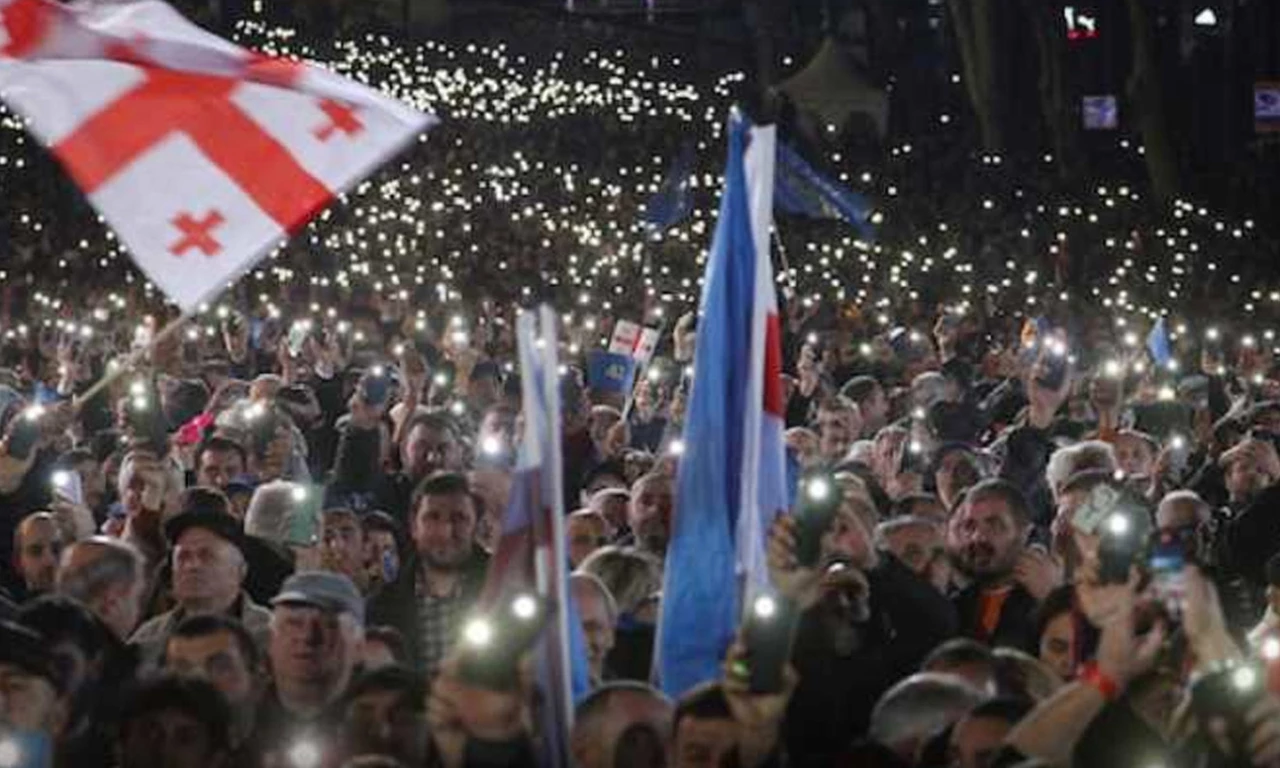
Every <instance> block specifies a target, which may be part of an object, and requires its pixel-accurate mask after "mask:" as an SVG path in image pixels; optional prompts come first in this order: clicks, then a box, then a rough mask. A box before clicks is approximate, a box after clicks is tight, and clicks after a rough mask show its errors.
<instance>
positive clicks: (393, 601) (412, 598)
mask: <svg viewBox="0 0 1280 768" xmlns="http://www.w3.org/2000/svg"><path fill="white" fill-rule="evenodd" d="M418 570H419V561H418V558H417V557H416V556H413V557H410V558H409V559H408V560H407V561H406V562H405V563H404V565H403V566H402V567H401V568H400V573H399V575H397V576H396V580H395V581H393V582H391V583H390V584H387V585H386V586H384V587H383V588H382V589H380V590H378V592H377V593H375V594H374V595H373V596H372V597H371V598H369V601H368V607H367V609H366V616H365V624H366V625H367V626H370V627H374V626H389V627H395V628H396V629H397V630H399V631H400V634H401V635H403V636H404V640H405V651H406V652H407V653H408V654H409V659H410V661H411V663H412V664H413V665H414V666H415V667H416V666H417V665H418V664H419V663H420V662H419V659H421V657H422V652H421V651H422V649H421V648H420V647H419V646H420V645H421V642H422V638H421V636H420V635H421V628H420V621H419V618H418V616H419V613H418V611H419V601H418V590H417V581H418ZM488 570H489V555H488V553H486V552H485V551H484V550H483V549H480V548H479V547H475V548H474V549H473V550H472V554H471V561H470V562H469V563H468V564H467V565H466V566H464V567H463V574H462V599H463V601H464V602H466V603H473V602H475V600H476V599H477V598H478V597H479V596H480V590H481V589H483V588H484V580H485V575H486V574H487V573H488Z"/></svg>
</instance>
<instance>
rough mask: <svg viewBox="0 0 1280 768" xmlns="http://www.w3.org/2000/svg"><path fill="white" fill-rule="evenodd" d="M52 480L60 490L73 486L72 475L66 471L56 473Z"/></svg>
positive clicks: (61, 470)
mask: <svg viewBox="0 0 1280 768" xmlns="http://www.w3.org/2000/svg"><path fill="white" fill-rule="evenodd" d="M51 479H52V480H53V484H54V486H56V487H58V488H66V487H67V486H69V485H71V473H70V472H68V471H66V470H65V469H60V470H58V471H57V472H54V473H53V476H52V477H51Z"/></svg>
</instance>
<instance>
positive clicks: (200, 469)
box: [195, 436, 248, 492]
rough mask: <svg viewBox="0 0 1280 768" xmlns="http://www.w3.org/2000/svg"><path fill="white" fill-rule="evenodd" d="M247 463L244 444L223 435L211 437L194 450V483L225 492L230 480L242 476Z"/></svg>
mask: <svg viewBox="0 0 1280 768" xmlns="http://www.w3.org/2000/svg"><path fill="white" fill-rule="evenodd" d="M247 464H248V461H247V457H246V454H245V450H244V446H242V445H241V444H240V443H237V442H236V441H234V440H231V439H228V438H225V437H217V436H215V437H211V438H209V439H208V440H206V441H205V442H204V443H202V444H201V446H200V447H199V448H198V449H197V450H196V456H195V466H196V484H197V485H204V486H208V487H210V488H217V489H218V490H220V491H223V492H225V491H226V490H227V486H228V485H230V484H231V481H233V480H236V479H238V478H241V477H243V476H244V473H245V467H246V466H247Z"/></svg>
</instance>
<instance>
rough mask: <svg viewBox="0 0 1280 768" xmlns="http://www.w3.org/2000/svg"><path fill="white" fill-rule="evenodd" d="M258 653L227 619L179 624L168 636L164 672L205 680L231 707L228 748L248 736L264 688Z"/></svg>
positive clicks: (242, 630) (240, 629) (208, 617)
mask: <svg viewBox="0 0 1280 768" xmlns="http://www.w3.org/2000/svg"><path fill="white" fill-rule="evenodd" d="M261 659H262V651H261V650H260V647H259V645H258V643H257V642H256V641H255V640H254V638H253V637H252V636H251V635H250V634H249V633H248V631H246V630H245V628H244V625H243V624H241V623H240V622H238V621H236V620H235V619H232V618H230V617H227V616H221V615H217V614H201V615H197V616H191V617H189V618H186V619H184V620H183V621H182V622H181V623H180V624H178V625H177V626H175V627H174V628H173V630H172V631H171V632H169V634H168V639H167V641H166V643H165V646H164V658H163V663H164V671H165V672H167V673H169V674H174V675H181V676H184V677H197V678H200V679H203V680H207V681H208V682H209V683H211V684H212V685H213V687H214V688H217V689H218V692H219V693H221V694H222V695H223V697H225V698H226V700H227V703H228V704H230V705H231V746H232V747H234V748H239V746H240V745H242V744H243V743H244V742H245V740H246V739H248V738H249V735H250V734H251V733H253V727H254V718H255V716H256V715H257V710H258V703H259V701H260V699H261V696H262V692H263V688H264V685H263V683H262V678H261V677H260V676H261V675H262V673H263V672H264V671H265V670H264V668H263V665H262V661H261Z"/></svg>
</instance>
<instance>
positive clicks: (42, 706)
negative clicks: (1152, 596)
mask: <svg viewBox="0 0 1280 768" xmlns="http://www.w3.org/2000/svg"><path fill="white" fill-rule="evenodd" d="M63 684H64V683H63V681H62V679H61V676H60V675H59V673H58V668H57V664H56V663H55V660H54V658H53V656H52V655H51V654H50V652H49V648H48V647H47V645H46V642H45V639H44V637H43V636H42V635H40V634H39V633H37V632H35V631H34V630H31V629H28V628H26V627H24V626H22V625H19V624H14V623H12V622H9V621H2V620H0V730H4V729H14V730H16V731H18V732H20V733H24V734H27V735H28V736H29V738H30V739H32V740H33V741H32V742H31V743H29V744H27V745H24V746H27V747H28V748H31V747H39V748H40V749H42V750H43V751H44V754H45V755H47V756H48V757H49V758H52V755H53V747H54V745H55V743H56V742H57V740H58V739H59V738H60V737H61V735H62V732H63V728H64V726H65V725H66V723H67V716H68V714H69V713H68V711H67V702H66V701H65V700H64V699H63V697H62V686H63ZM15 764H16V763H15Z"/></svg>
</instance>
